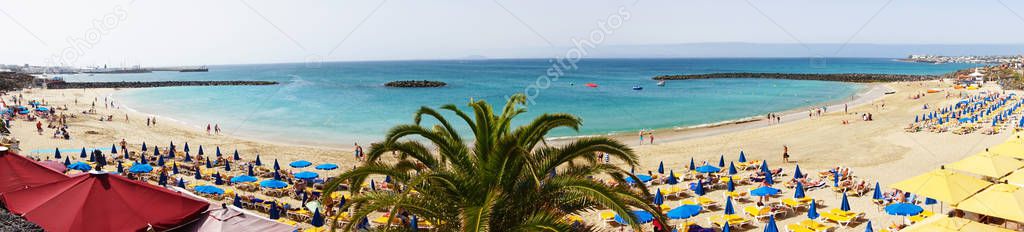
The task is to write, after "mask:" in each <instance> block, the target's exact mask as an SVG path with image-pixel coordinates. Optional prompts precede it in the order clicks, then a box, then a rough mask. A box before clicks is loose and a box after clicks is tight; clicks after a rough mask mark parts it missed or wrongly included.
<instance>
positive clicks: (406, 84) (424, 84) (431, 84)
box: [384, 80, 448, 88]
mask: <svg viewBox="0 0 1024 232" xmlns="http://www.w3.org/2000/svg"><path fill="white" fill-rule="evenodd" d="M446 85H448V84H447V83H444V82H440V81H428V80H422V81H416V80H412V81H392V82H388V83H386V84H384V86H387V87H396V88H436V87H444V86H446Z"/></svg>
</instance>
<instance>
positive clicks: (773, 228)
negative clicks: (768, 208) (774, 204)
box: [764, 215, 779, 232]
mask: <svg viewBox="0 0 1024 232" xmlns="http://www.w3.org/2000/svg"><path fill="white" fill-rule="evenodd" d="M764 232H779V226H777V225H775V215H771V216H769V217H768V224H766V225H765V227H764Z"/></svg>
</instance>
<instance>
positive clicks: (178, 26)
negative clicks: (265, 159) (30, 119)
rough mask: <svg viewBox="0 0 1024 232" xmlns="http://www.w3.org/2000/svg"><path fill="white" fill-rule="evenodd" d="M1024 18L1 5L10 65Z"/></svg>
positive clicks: (323, 57)
mask: <svg viewBox="0 0 1024 232" xmlns="http://www.w3.org/2000/svg"><path fill="white" fill-rule="evenodd" d="M1018 12H1019V13H1018ZM1020 13H1024V2H1020V1H1008V0H1002V1H996V0H977V1H962V0H960V1H952V0H902V1H895V0H858V1H831V0H829V1H826V0H802V1H795V0H719V1H708V0H693V1H678V0H676V1H671V0H665V1H661V0H639V1H635V0H625V1H622V0H565V1H551V0H515V1H513V0H445V1H413V0H309V1H279V0H277V1H275V0H221V1H210V0H203V1H199V0H175V1H155V0H134V1H132V0H90V1H81V0H33V1H19V0H0V30H2V31H3V33H0V63H3V64H24V63H31V64H54V63H59V64H65V65H73V66H92V65H103V64H110V65H115V66H116V65H143V66H169V65H213V64H244V63H280V62H313V61H315V62H320V61H347V60H398V59H461V58H470V57H488V58H521V57H537V58H546V57H553V56H559V55H563V54H565V52H566V51H567V49H571V48H573V47H574V46H575V45H576V44H578V43H579V42H578V41H586V42H592V43H590V44H593V47H592V48H591V49H592V50H591V51H593V52H592V53H589V54H588V55H589V56H588V57H600V56H616V54H619V53H615V52H603V53H602V52H601V51H612V50H615V51H621V50H624V49H629V48H632V47H636V46H644V47H645V50H636V51H633V52H631V53H628V55H622V56H629V57H645V56H652V57H654V56H658V55H659V54H662V53H659V52H657V51H658V50H659V49H675V52H674V53H671V54H673V55H672V56H697V57H700V56H729V55H730V54H738V53H721V54H716V53H714V52H707V51H704V52H702V53H687V49H690V48H692V47H687V46H683V47H679V46H674V45H679V44H702V43H718V44H719V45H721V43H726V44H728V43H754V44H785V45H789V46H790V47H792V48H793V49H783V51H777V50H778V49H775V50H772V51H773V53H767V54H763V55H765V56H773V55H777V56H818V55H822V56H844V55H846V56H856V55H862V54H860V53H855V52H857V51H855V50H850V51H843V50H844V49H845V48H843V49H837V50H839V51H837V52H834V53H833V52H826V53H825V54H817V53H821V52H809V51H808V50H809V49H800V47H805V48H806V47H808V45H813V44H833V45H838V46H833V47H837V48H842V47H844V46H843V45H844V44H904V45H922V44H943V45H944V44H956V45H968V46H969V45H973V44H1024V41H1022V39H1021V38H1024V30H1021V29H1022V28H1024V18H1022V17H1020ZM613 22H614V25H615V26H611V25H613ZM593 36H598V37H593ZM574 38H575V39H576V40H575V41H577V42H575V43H574V40H573V39H574ZM591 38H599V39H600V40H594V39H591ZM711 48H713V47H711ZM602 49H605V50H602ZM710 50H715V49H710ZM638 51H642V52H638ZM812 53H813V54H812ZM688 54H689V55H688ZM867 55H870V54H867Z"/></svg>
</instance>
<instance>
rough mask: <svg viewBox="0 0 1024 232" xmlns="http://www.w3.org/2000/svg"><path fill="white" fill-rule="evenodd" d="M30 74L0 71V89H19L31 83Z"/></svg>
mask: <svg viewBox="0 0 1024 232" xmlns="http://www.w3.org/2000/svg"><path fill="white" fill-rule="evenodd" d="M32 79H33V77H32V75H28V74H21V73H0V90H3V91H12V90H19V89H22V88H25V87H28V86H29V85H32Z"/></svg>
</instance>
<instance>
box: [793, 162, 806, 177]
mask: <svg viewBox="0 0 1024 232" xmlns="http://www.w3.org/2000/svg"><path fill="white" fill-rule="evenodd" d="M803 176H804V173H803V172H800V165H799V164H797V165H796V170H793V178H801V177H803Z"/></svg>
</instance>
